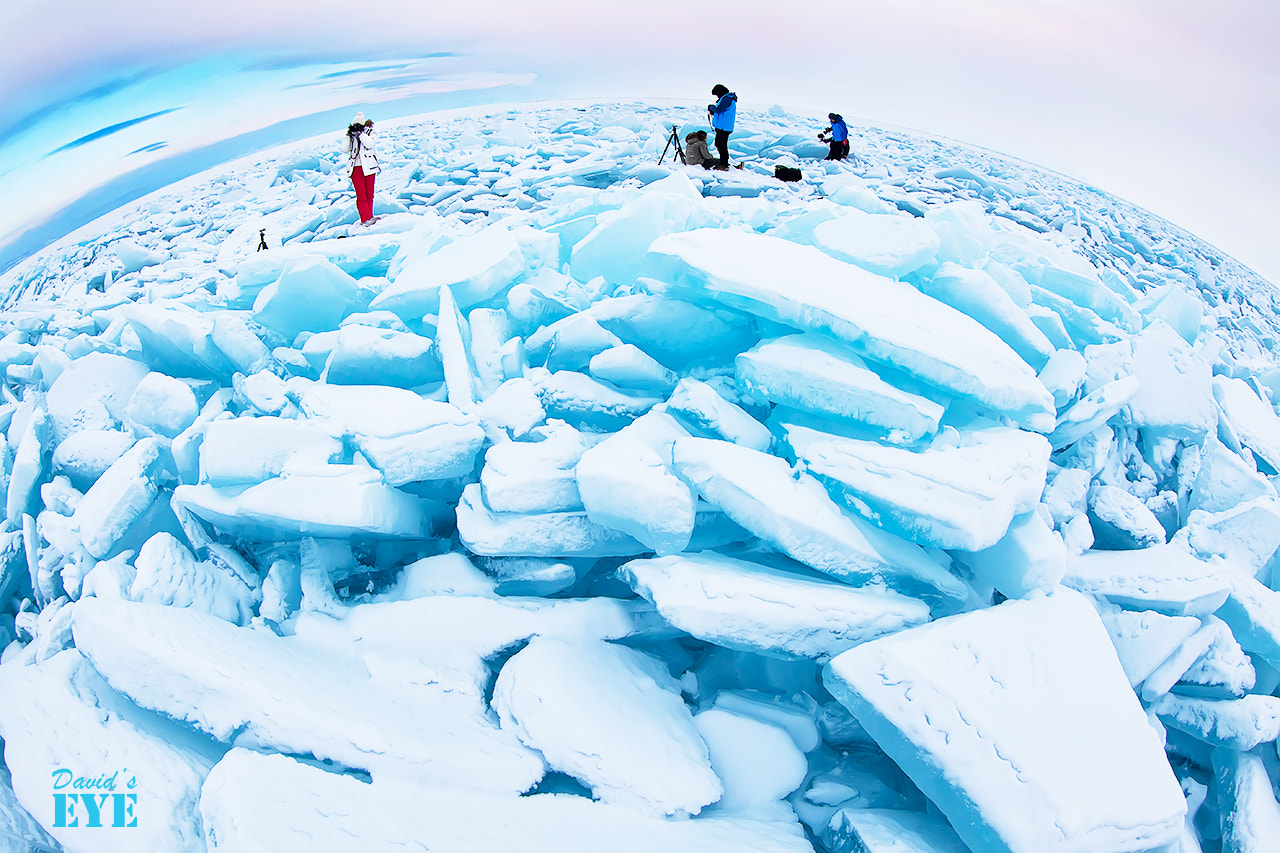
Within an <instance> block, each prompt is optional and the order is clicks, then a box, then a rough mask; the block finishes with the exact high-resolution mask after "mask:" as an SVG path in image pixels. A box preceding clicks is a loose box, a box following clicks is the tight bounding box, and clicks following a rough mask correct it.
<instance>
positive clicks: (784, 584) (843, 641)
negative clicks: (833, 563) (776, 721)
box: [618, 552, 929, 661]
mask: <svg viewBox="0 0 1280 853" xmlns="http://www.w3.org/2000/svg"><path fill="white" fill-rule="evenodd" d="M618 574H619V576H620V577H621V578H622V579H623V580H625V581H626V582H627V583H628V584H630V585H631V588H632V589H634V590H635V591H636V592H638V593H639V594H640V595H642V596H644V597H645V598H646V599H648V600H649V601H651V602H653V604H654V606H655V607H657V608H658V612H659V613H660V614H662V616H663V618H665V619H666V620H667V621H668V622H670V623H671V624H672V625H674V626H675V627H677V628H679V629H680V630H682V631H684V632H686V633H687V634H689V635H690V636H693V637H697V638H698V639H700V640H706V641H707V642H709V643H715V644H716V645H718V646H725V647H727V648H731V649H741V650H743V651H750V652H757V653H763V654H767V655H778V656H781V657H787V658H793V657H802V658H813V659H815V660H820V661H825V660H827V659H828V658H831V657H834V656H835V655H838V654H840V653H841V652H843V651H846V650H848V649H851V648H853V647H854V646H856V645H857V644H858V643H861V642H865V641H866V640H871V639H875V638H876V637H880V636H883V635H885V634H891V633H894V632H895V631H900V630H902V629H903V628H909V627H911V626H913V625H919V624H922V623H924V622H927V621H928V620H929V608H928V607H926V606H925V605H924V604H923V603H922V602H920V601H917V600H915V599H912V598H907V597H906V596H902V595H898V594H897V593H893V592H888V591H871V590H863V589H855V588H852V587H849V586H846V585H844V584H840V583H833V582H831V581H824V580H821V579H819V578H817V577H804V576H802V575H798V574H795V573H792V572H785V571H782V570H780V569H774V568H770V567H768V566H763V565H760V564H758V563H749V562H747V561H745V560H735V559H732V558H730V557H724V556H721V555H719V554H715V553H712V552H703V553H700V554H679V555H673V556H669V557H659V558H657V559H652V560H632V561H631V562H629V563H627V564H626V565H624V566H623V567H622V568H621V569H619V570H618Z"/></svg>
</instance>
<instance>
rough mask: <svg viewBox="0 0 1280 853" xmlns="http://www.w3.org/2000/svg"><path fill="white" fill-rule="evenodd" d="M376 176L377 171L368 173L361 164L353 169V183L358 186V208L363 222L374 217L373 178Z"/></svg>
mask: <svg viewBox="0 0 1280 853" xmlns="http://www.w3.org/2000/svg"><path fill="white" fill-rule="evenodd" d="M376 177H378V173H377V172H374V173H373V174H371V175H366V174H365V173H364V169H362V168H360V167H359V166H356V167H355V168H354V169H352V170H351V183H352V184H353V185H354V186H355V188H356V210H358V211H360V221H361V222H368V221H369V220H370V219H372V218H373V179H374V178H376Z"/></svg>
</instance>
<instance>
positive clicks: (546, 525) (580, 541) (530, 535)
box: [457, 483, 746, 557]
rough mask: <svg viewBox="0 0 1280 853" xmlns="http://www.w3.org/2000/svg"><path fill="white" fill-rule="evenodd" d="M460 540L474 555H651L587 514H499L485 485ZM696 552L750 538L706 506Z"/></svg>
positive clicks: (692, 542) (465, 494)
mask: <svg viewBox="0 0 1280 853" xmlns="http://www.w3.org/2000/svg"><path fill="white" fill-rule="evenodd" d="M457 518H458V538H459V539H460V540H461V541H462V544H463V546H464V547H466V548H467V550H469V551H471V553H473V554H481V555H484V556H489V557H502V556H509V557H518V556H535V557H634V556H637V555H640V554H644V553H646V552H647V551H650V550H651V548H650V546H648V545H646V544H644V543H642V542H640V540H638V539H636V538H635V537H633V536H631V535H629V534H627V533H624V532H623V531H621V530H616V529H614V528H612V527H607V526H605V525H603V524H598V523H597V522H594V521H592V520H591V519H590V518H589V517H588V516H587V514H586V512H585V511H584V512H536V513H524V512H495V511H494V510H493V509H492V508H490V507H489V506H488V505H487V504H486V503H485V501H484V495H483V493H482V491H481V488H480V486H479V484H476V483H470V484H468V485H467V486H466V488H464V489H463V490H462V498H461V500H459V501H458V507H457ZM693 524H694V526H693V531H692V534H691V536H690V539H689V547H690V548H694V549H697V548H715V547H717V546H720V545H725V544H727V543H729V542H737V541H739V540H741V539H743V538H746V534H745V533H744V532H743V531H742V529H741V528H740V527H738V526H737V525H735V524H733V523H732V522H731V521H730V520H729V519H727V518H726V517H725V515H724V514H723V513H720V512H717V511H715V510H714V509H713V508H711V507H708V506H706V505H705V504H703V505H701V507H700V508H698V509H697V510H696V512H695V514H694V520H693Z"/></svg>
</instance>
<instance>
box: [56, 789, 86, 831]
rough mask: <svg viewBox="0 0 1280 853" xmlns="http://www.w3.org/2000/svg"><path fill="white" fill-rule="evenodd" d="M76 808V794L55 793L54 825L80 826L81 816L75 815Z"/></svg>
mask: <svg viewBox="0 0 1280 853" xmlns="http://www.w3.org/2000/svg"><path fill="white" fill-rule="evenodd" d="M75 810H76V795H75V794H71V795H70V796H68V795H67V794H54V795H53V825H54V826H79V825H80V818H78V817H74V816H73V812H75Z"/></svg>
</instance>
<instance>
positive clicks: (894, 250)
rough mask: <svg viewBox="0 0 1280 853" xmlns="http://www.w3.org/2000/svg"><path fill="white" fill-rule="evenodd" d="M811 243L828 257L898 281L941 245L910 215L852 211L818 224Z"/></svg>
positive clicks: (927, 261)
mask: <svg viewBox="0 0 1280 853" xmlns="http://www.w3.org/2000/svg"><path fill="white" fill-rule="evenodd" d="M813 243H814V245H815V246H817V247H818V248H819V249H822V250H823V251H824V252H826V253H827V254H829V255H831V256H833V257H836V258H839V259H840V260H842V261H848V262H849V263H851V264H857V265H858V266H860V267H862V268H863V269H865V270H870V271H871V272H873V273H878V274H879V275H883V276H887V277H889V278H900V277H901V276H904V275H906V274H907V273H909V272H912V271H914V270H917V269H919V268H920V267H922V266H924V265H925V264H927V263H929V262H930V261H932V260H933V258H934V255H936V254H937V252H938V249H939V248H940V247H941V245H942V242H941V241H940V240H939V239H938V234H937V232H936V231H934V230H933V229H932V228H930V227H929V226H928V225H927V224H926V223H925V222H924V221H923V220H920V219H916V218H915V217H912V216H902V215H894V214H872V213H863V212H862V211H853V212H850V213H847V214H845V215H844V216H837V217H836V218H835V219H828V220H827V221H826V222H822V223H819V224H818V226H817V227H815V228H814V229H813Z"/></svg>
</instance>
